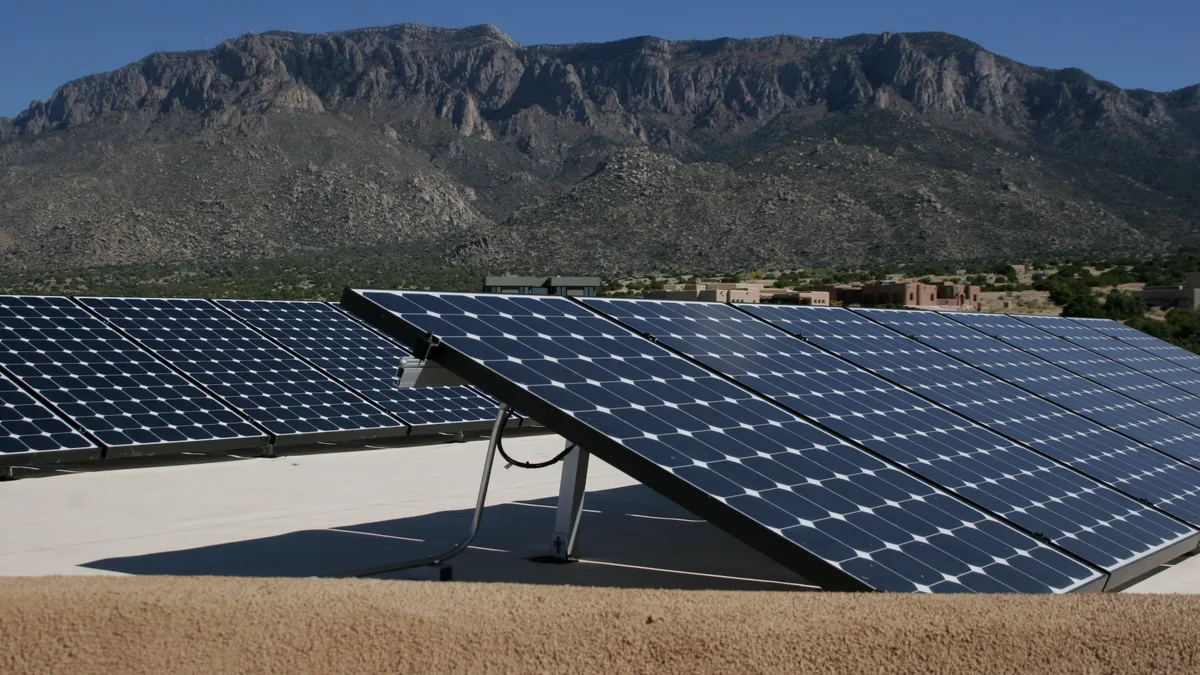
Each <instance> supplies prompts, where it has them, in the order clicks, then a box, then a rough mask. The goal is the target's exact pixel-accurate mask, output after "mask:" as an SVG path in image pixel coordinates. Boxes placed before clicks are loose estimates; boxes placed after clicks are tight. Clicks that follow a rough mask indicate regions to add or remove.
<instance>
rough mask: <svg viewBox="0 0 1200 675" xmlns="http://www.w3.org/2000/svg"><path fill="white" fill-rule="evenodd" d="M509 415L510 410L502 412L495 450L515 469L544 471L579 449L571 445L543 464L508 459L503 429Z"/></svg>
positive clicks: (575, 445)
mask: <svg viewBox="0 0 1200 675" xmlns="http://www.w3.org/2000/svg"><path fill="white" fill-rule="evenodd" d="M511 414H512V408H509V409H508V410H505V411H504V417H503V418H502V419H501V420H500V434H499V435H498V436H496V449H497V450H499V451H500V456H501V457H503V458H504V461H506V462H508V465H509V466H516V467H520V468H522V469H544V468H546V467H548V466H553V465H555V464H558V463H559V462H561V461H563V460H564V459H566V457H567V455H569V454H571V451H572V450H574V449H576V448H578V447H579V446H578V445H577V444H574V443H573V444H571V446H570V447H568V448H567V449H566V450H563V451H562V452H560V453H558V454H557V455H555V456H554V457H553V458H551V459H548V460H546V461H544V462H518V461H517V460H515V459H513V458H512V457H509V456H508V453H507V452H505V451H504V442H503V439H504V428H505V427H506V426H507V425H508V417H509V415H511Z"/></svg>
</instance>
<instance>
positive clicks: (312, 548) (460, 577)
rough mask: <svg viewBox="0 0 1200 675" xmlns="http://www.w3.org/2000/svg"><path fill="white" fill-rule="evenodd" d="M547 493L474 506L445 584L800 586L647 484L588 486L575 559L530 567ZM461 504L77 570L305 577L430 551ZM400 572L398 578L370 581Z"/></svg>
mask: <svg viewBox="0 0 1200 675" xmlns="http://www.w3.org/2000/svg"><path fill="white" fill-rule="evenodd" d="M556 502H557V498H555V497H551V498H546V499H538V500H531V501H524V502H513V503H507V504H497V505H495V506H490V507H488V508H487V509H486V510H485V512H484V519H483V524H482V526H481V528H480V532H479V536H478V537H477V538H476V539H475V542H474V544H473V546H472V548H471V549H469V550H468V551H466V552H464V553H463V554H462V555H460V556H458V557H457V558H455V559H453V560H452V561H451V564H452V565H453V568H454V570H453V576H454V579H455V580H456V581H477V582H501V583H529V584H570V585H576V586H604V587H622V588H674V589H721V590H811V587H808V586H806V585H805V582H804V580H803V579H802V578H801V577H799V576H798V575H796V574H795V573H793V572H791V571H790V570H787V569H785V568H784V567H782V566H780V565H778V564H776V563H775V562H773V561H771V560H769V559H767V558H765V557H764V556H762V554H760V553H758V552H757V551H755V550H753V549H751V548H750V547H748V546H746V545H745V544H742V543H741V542H740V541H737V540H736V539H734V538H733V537H731V536H730V535H728V534H726V533H725V532H722V531H721V530H718V529H717V528H716V527H714V526H712V525H710V524H708V523H707V522H704V521H702V520H699V519H698V518H696V517H695V516H694V515H692V514H691V513H689V512H687V511H685V510H683V509H682V508H680V507H679V506H677V505H676V504H674V503H673V502H671V501H669V500H667V499H665V498H664V497H662V496H660V495H658V494H657V493H655V492H653V491H652V490H650V489H649V488H646V487H643V486H640V485H635V486H630V487H623V488H615V489H611V490H602V491H596V492H589V493H588V495H587V498H586V500H585V502H584V506H585V512H584V515H583V522H582V525H581V527H580V545H579V554H580V558H581V559H582V561H581V562H578V563H573V564H569V565H561V564H546V563H538V562H532V561H531V560H530V558H534V557H538V556H543V555H545V554H547V553H548V552H549V551H550V541H551V532H552V530H553V526H554V515H555V509H554V505H555V504H556ZM471 515H472V510H471V509H463V510H460V511H443V512H439V513H432V514H426V515H420V516H414V517H411V518H400V519H396V520H388V521H380V522H373V523H361V524H356V525H346V526H343V527H336V528H329V529H324V530H303V531H298V532H291V533H288V534H284V535H279V536H274V537H265V538H262V539H251V540H246V541H239V542H232V543H228V544H219V545H215V546H204V547H200V548H193V549H185V550H179V551H166V552H161V553H152V554H148V555H140V556H130V557H122V558H109V559H106V560H97V561H94V562H91V563H87V564H85V565H83V567H87V568H92V569H98V570H106V571H111V572H120V573H125V574H137V575H168V576H238V577H314V576H331V575H336V574H340V573H345V572H351V571H354V570H358V569H366V568H370V567H373V566H377V565H381V564H388V563H392V562H400V561H405V560H410V559H413V558H419V557H422V556H427V555H433V554H437V553H439V552H442V551H444V550H446V549H448V548H450V547H451V546H453V545H454V544H455V543H457V542H458V540H459V538H460V537H462V536H463V534H464V533H465V532H466V530H467V526H468V525H469V524H470V519H471ZM389 577H390V578H405V573H398V574H394V575H385V576H384V577H381V578H389Z"/></svg>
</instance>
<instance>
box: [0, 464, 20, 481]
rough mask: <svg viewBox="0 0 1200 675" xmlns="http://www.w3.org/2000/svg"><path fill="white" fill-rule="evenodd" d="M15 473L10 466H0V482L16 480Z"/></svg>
mask: <svg viewBox="0 0 1200 675" xmlns="http://www.w3.org/2000/svg"><path fill="white" fill-rule="evenodd" d="M16 479H17V476H16V473H15V472H14V471H13V468H12V467H11V466H0V480H16Z"/></svg>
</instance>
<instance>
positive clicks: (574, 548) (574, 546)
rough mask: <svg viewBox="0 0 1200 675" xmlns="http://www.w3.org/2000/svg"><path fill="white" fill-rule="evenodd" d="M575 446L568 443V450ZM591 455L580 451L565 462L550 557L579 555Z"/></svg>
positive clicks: (565, 558) (581, 449)
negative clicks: (581, 520) (581, 522)
mask: <svg viewBox="0 0 1200 675" xmlns="http://www.w3.org/2000/svg"><path fill="white" fill-rule="evenodd" d="M571 445H572V443H571V442H570V441H567V447H571ZM589 456H590V455H589V453H588V451H587V450H584V449H583V448H581V447H576V448H575V450H573V451H572V452H571V453H570V454H569V455H567V456H566V457H565V458H564V459H563V469H562V479H561V480H560V481H559V484H558V511H557V512H556V513H555V514H554V536H553V537H552V538H551V542H550V555H552V556H553V557H555V558H558V559H559V560H564V561H565V560H570V559H571V558H573V557H575V556H576V555H577V554H578V549H579V520H580V517H581V516H582V515H583V496H584V492H586V491H587V472H588V457H589Z"/></svg>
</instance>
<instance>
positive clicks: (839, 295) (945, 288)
mask: <svg viewBox="0 0 1200 675" xmlns="http://www.w3.org/2000/svg"><path fill="white" fill-rule="evenodd" d="M819 290H822V291H827V292H828V293H829V294H830V298H829V301H830V302H831V303H833V304H837V305H862V306H864V307H872V306H879V305H895V306H898V307H923V308H927V309H947V310H954V309H961V310H972V311H979V310H980V309H981V308H982V307H983V302H982V292H981V290H980V288H979V286H964V285H962V284H955V283H951V282H949V281H944V282H941V283H937V284H921V283H916V282H907V283H887V284H839V285H837V286H823V287H821V288H820V289H819Z"/></svg>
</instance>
